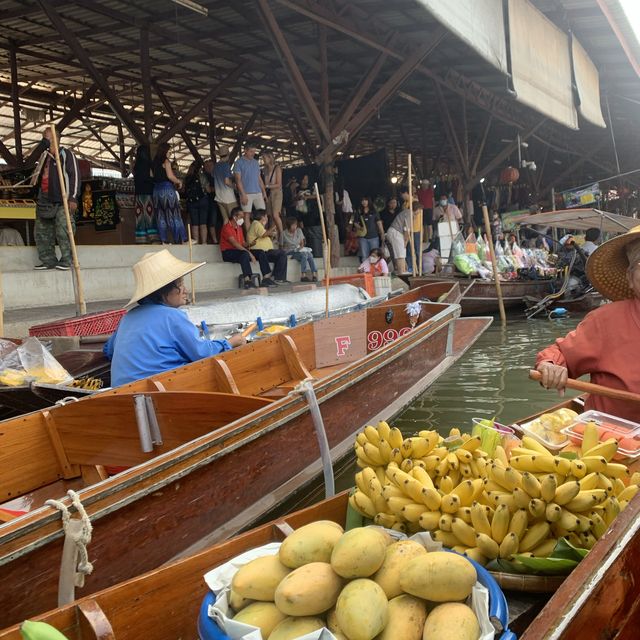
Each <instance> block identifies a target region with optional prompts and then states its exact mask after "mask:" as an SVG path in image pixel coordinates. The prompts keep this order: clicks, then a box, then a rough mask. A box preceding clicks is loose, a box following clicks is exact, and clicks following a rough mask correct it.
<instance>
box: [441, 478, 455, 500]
mask: <svg viewBox="0 0 640 640" xmlns="http://www.w3.org/2000/svg"><path fill="white" fill-rule="evenodd" d="M454 487H455V484H453V480H452V479H451V476H444V477H442V478H440V482H439V483H438V489H440V491H442V493H443V494H445V495H446V494H448V493H451V492H452V491H453V488H454Z"/></svg>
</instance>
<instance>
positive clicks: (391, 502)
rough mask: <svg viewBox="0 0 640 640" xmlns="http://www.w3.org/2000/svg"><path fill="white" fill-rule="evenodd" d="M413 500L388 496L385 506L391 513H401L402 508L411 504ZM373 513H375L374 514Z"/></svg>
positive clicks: (398, 514) (399, 514)
mask: <svg viewBox="0 0 640 640" xmlns="http://www.w3.org/2000/svg"><path fill="white" fill-rule="evenodd" d="M412 503H413V500H411V498H388V499H387V506H388V508H389V510H390V511H391V513H394V514H395V515H397V516H401V515H402V509H403V508H404V507H405V506H406V505H408V504H412ZM374 515H375V514H374Z"/></svg>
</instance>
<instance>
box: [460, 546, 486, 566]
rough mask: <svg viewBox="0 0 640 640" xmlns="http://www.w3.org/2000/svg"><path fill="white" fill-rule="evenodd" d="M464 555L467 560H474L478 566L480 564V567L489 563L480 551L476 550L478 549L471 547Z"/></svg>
mask: <svg viewBox="0 0 640 640" xmlns="http://www.w3.org/2000/svg"><path fill="white" fill-rule="evenodd" d="M464 555H465V556H467V558H471V559H472V560H475V561H476V562H477V563H478V564H481V565H482V566H484V565H485V564H487V562H489V559H488V558H487V557H486V556H485V555H484V554H483V553H482V551H480V549H478V547H472V548H471V549H467V550H466V551H465V552H464Z"/></svg>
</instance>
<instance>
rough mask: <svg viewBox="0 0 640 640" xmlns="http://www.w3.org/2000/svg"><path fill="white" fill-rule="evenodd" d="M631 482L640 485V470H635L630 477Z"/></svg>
mask: <svg viewBox="0 0 640 640" xmlns="http://www.w3.org/2000/svg"><path fill="white" fill-rule="evenodd" d="M629 484H637V485H640V471H634V472H633V475H632V476H631V478H629Z"/></svg>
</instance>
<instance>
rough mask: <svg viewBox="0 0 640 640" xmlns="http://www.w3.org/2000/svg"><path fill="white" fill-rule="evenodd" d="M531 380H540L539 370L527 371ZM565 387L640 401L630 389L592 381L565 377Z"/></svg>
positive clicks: (618, 398)
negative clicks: (605, 385)
mask: <svg viewBox="0 0 640 640" xmlns="http://www.w3.org/2000/svg"><path fill="white" fill-rule="evenodd" d="M529 378H531V380H537V381H538V382H539V381H540V380H542V374H541V373H540V372H539V371H529ZM567 389H574V390H575V391H582V392H583V393H591V394H592V395H595V396H604V397H605V398H611V399H612V400H627V401H629V402H640V394H637V393H632V392H631V391H623V390H622V389H612V388H611V387H603V386H602V385H601V384H593V382H583V381H582V380H574V379H573V378H568V379H567Z"/></svg>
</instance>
